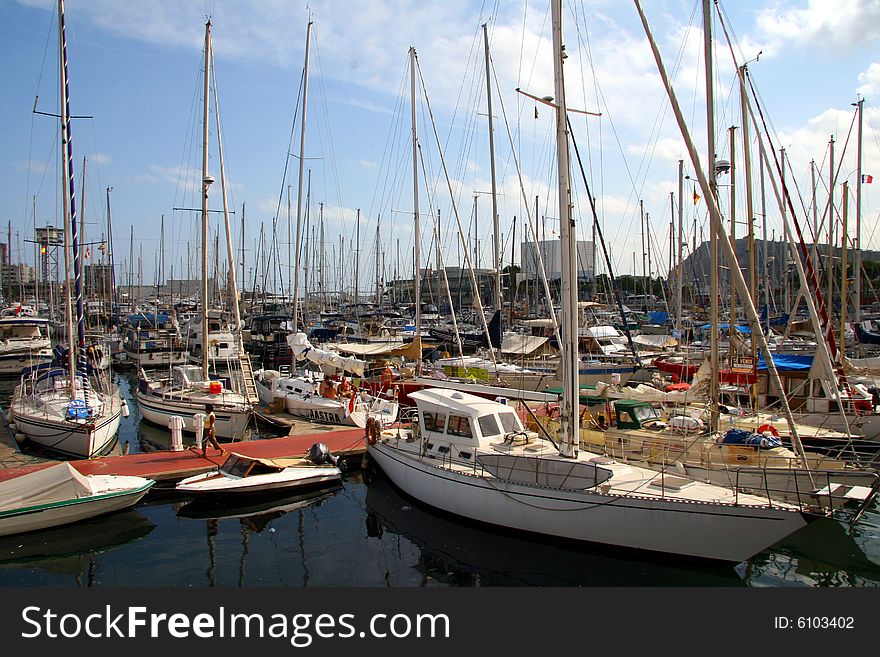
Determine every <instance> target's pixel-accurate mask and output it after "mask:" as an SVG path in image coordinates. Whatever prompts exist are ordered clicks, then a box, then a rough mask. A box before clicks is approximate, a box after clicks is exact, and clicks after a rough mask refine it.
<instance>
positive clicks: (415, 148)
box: [409, 47, 422, 374]
mask: <svg viewBox="0 0 880 657" xmlns="http://www.w3.org/2000/svg"><path fill="white" fill-rule="evenodd" d="M409 66H410V68H409V70H410V95H411V98H410V100H411V102H412V152H413V222H414V228H413V230H414V240H415V250H414V253H413V267H414V269H415V278H414V280H413V287H414V288H415V289H414V298H415V304H416V317H415V319H416V337H415V340H417V341H418V343H419V349H421V342H422V272H421V263H420V259H419V161H418V154H419V136H418V131H417V129H416V49H415V48H414V47H410V49H409ZM421 371H422V355H421V351H420V352H419V359H418V361H417V364H416V374H419V373H421Z"/></svg>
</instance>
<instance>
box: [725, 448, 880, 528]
mask: <svg viewBox="0 0 880 657" xmlns="http://www.w3.org/2000/svg"><path fill="white" fill-rule="evenodd" d="M731 474H732V475H734V478H733V488H734V491H735V493H736V496H737V500H738V497H739V495H740V494H749V495H759V496H761V497H764V498H766V499H767V504H768V505H769V506H771V507H772V506H774V505H775V506H778V505H779V504H780V503H786V504H797V505H798V506H800V507H801V508H803V509H804V511H805V512H807V513H810V514H813V515H821V516H825V517H828V518H833V519H836V520H845V521H848V522H850V523H855V522H856V521H857V520H858V519H859V518H860V517H861V516H862V514H863V513H864V512H865V510H866V509H867V508H869V507H870V505H871V504H873V502H874V500H875V499H876V498H877V495H878V493H880V475H878V473H877V472H872V471H869V470H864V469H857V470H852V471H849V470H839V469H837V470H818V469H809V468H803V467H799V466H797V465H796V464H795V462H793V463H792V464H791V466H790V467H789V468H788V469H785V468H779V467H778V466H776V467H767V466H762V467H747V468H736V469H732V470H731ZM756 479H759V480H760V481H761V482H762V483H763V485H761V486H759V487H758V486H755V485H754V481H755V480H756ZM777 482H778V483H777Z"/></svg>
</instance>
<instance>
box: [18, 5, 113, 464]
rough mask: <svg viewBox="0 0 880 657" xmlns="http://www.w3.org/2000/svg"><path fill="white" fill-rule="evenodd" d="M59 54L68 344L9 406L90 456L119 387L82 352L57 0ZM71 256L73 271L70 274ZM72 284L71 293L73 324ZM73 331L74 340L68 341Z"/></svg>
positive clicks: (53, 441)
mask: <svg viewBox="0 0 880 657" xmlns="http://www.w3.org/2000/svg"><path fill="white" fill-rule="evenodd" d="M58 31H59V60H60V75H61V85H60V86H61V153H62V156H63V158H64V161H63V166H62V169H63V172H64V173H63V182H64V193H63V194H62V197H63V206H64V235H65V240H64V260H65V272H66V278H67V281H68V285H66V286H65V287H66V288H67V299H66V300H67V303H66V310H67V336H68V340H69V343H70V344H69V348H68V349H67V350H66V354H65V350H64V349H58V350H57V354H58V358H57V359H56V360H55V361H53V362H51V363H43V364H40V365H36V366H34V367H29V368H26V369H24V370H23V371H22V375H21V383H20V384H19V385H18V386H17V387H16V388H15V392H14V393H13V397H12V403H11V406H10V411H11V416H12V421H13V423H14V425H15V431H16V433H17V434H21V436H22V437H23V439H25V440H27V441H30V442H31V443H33V444H35V445H37V446H39V447H42V448H45V449H48V450H50V451H53V452H56V453H59V454H63V455H66V456H72V457H76V458H91V457H93V456H96V455H99V454H102V453H105V452H107V451H109V449H110V447H112V445H113V443H114V441H115V440H116V434H117V432H118V430H119V420H120V416H121V414H122V409H123V403H122V398H121V397H120V395H119V389H118V388H117V387H116V386H115V385H113V384H112V383H110V382H109V381H108V380H107V378H106V376H105V374H104V372H103V371H101V370H100V369H96V368H94V367H92V364H91V363H89V362H88V359H87V357H86V351H85V349H86V338H85V321H84V313H83V298H82V278H81V270H80V256H79V248H78V246H79V243H78V242H79V240H78V235H77V220H76V197H75V194H74V175H73V145H72V142H71V134H70V118H71V114H70V97H69V80H68V77H67V75H68V68H67V41H66V35H65V31H64V1H63V0H59V2H58ZM71 256H72V260H73V263H72V264H73V267H72V270H73V273H72V274H71ZM71 284H72V285H73V287H74V290H75V296H76V302H75V303H76V315H75V320H76V323H75V325H74V309H73V300H72V299H71V290H70V288H71ZM73 336H76V342H74V341H73Z"/></svg>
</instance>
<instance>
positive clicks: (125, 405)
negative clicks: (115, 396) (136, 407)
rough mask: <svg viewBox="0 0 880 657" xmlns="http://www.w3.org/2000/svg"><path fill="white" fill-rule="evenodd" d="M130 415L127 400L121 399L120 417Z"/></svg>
mask: <svg viewBox="0 0 880 657" xmlns="http://www.w3.org/2000/svg"><path fill="white" fill-rule="evenodd" d="M129 415H131V412H130V411H129V410H128V402H127V401H125V400H124V399H123V400H122V417H128V416H129Z"/></svg>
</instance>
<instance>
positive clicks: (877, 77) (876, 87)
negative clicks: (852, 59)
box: [856, 62, 880, 98]
mask: <svg viewBox="0 0 880 657" xmlns="http://www.w3.org/2000/svg"><path fill="white" fill-rule="evenodd" d="M859 82H861V83H862V84H861V85H860V86H859V87H858V89H856V91H858V92H859V93H860V94H862V95H863V96H866V97H868V98H876V97H878V96H880V63H877V62H873V63H872V64H871V65H870V66H868V68H867V69H865V70H864V71H862V72H861V73H859Z"/></svg>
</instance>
